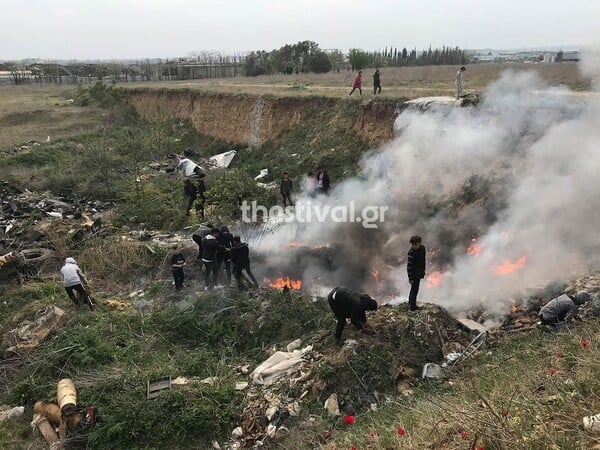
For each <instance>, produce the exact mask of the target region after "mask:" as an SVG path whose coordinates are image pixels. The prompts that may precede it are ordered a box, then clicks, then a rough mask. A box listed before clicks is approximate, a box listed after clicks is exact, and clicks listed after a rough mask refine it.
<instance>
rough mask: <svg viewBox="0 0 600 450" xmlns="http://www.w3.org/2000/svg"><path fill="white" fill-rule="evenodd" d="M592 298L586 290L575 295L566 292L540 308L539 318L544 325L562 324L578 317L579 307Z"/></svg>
mask: <svg viewBox="0 0 600 450" xmlns="http://www.w3.org/2000/svg"><path fill="white" fill-rule="evenodd" d="M589 299H590V294H588V293H587V292H586V291H579V292H578V293H577V294H575V295H574V296H573V297H570V296H568V295H566V294H563V295H561V296H560V297H556V298H554V299H552V300H550V301H549V302H548V303H547V304H546V305H544V307H543V308H542V309H541V310H540V314H539V319H540V322H541V324H542V325H550V326H555V325H560V324H565V323H568V322H570V321H571V320H573V319H578V316H577V312H578V310H579V307H580V306H581V305H583V304H584V303H585V302H587V301H588V300H589Z"/></svg>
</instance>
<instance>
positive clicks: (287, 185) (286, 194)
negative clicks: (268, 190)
mask: <svg viewBox="0 0 600 450" xmlns="http://www.w3.org/2000/svg"><path fill="white" fill-rule="evenodd" d="M279 190H280V192H281V196H282V197H283V207H284V208H285V207H286V206H287V204H288V202H289V203H290V206H294V202H293V201H292V180H290V177H289V175H288V173H287V172H283V178H282V179H281V186H280V188H279Z"/></svg>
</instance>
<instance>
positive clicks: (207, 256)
mask: <svg viewBox="0 0 600 450" xmlns="http://www.w3.org/2000/svg"><path fill="white" fill-rule="evenodd" d="M219 234H220V231H219V229H218V228H213V229H212V230H211V231H210V234H208V235H207V236H206V237H205V238H204V239H203V240H202V262H203V263H204V270H205V272H204V290H205V291H212V290H213V289H214V288H215V284H217V254H218V253H219V251H221V250H223V251H229V249H225V248H224V247H223V246H222V245H221V244H219V240H218V237H219ZM211 274H212V277H211Z"/></svg>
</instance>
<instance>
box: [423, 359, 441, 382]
mask: <svg viewBox="0 0 600 450" xmlns="http://www.w3.org/2000/svg"><path fill="white" fill-rule="evenodd" d="M441 376H442V367H441V366H440V365H439V364H435V363H427V364H425V365H424V366H423V374H422V375H421V378H423V379H430V380H432V379H436V378H440V377H441Z"/></svg>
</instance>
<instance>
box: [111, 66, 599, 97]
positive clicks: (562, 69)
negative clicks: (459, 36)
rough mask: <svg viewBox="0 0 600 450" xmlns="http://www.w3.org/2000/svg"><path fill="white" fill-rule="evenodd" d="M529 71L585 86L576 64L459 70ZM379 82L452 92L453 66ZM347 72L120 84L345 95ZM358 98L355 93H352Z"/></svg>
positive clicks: (486, 77) (489, 77)
mask: <svg viewBox="0 0 600 450" xmlns="http://www.w3.org/2000/svg"><path fill="white" fill-rule="evenodd" d="M508 69H510V70H515V71H520V70H533V71H536V72H537V73H539V75H540V76H541V77H542V78H543V79H544V80H546V81H547V82H548V83H549V84H551V85H557V84H561V83H563V84H566V85H567V86H569V87H570V88H571V89H573V90H577V91H586V90H589V87H590V82H589V80H587V79H585V78H584V77H583V76H582V75H581V73H580V71H579V66H578V65H577V64H570V63H564V64H520V63H505V64H477V65H470V66H468V69H467V72H466V74H465V75H464V86H465V92H466V93H468V92H480V91H482V90H483V89H484V88H485V87H486V86H487V85H488V84H489V83H490V82H491V81H493V80H495V79H497V78H498V77H499V76H500V74H501V72H503V71H504V70H508ZM380 71H381V81H382V86H383V91H382V96H383V97H384V98H417V97H424V96H436V95H452V94H453V93H454V74H455V72H456V67H455V66H424V67H394V68H383V69H381V70H380ZM373 72H374V70H373V69H367V70H365V71H364V78H363V79H364V89H363V96H364V95H365V94H366V95H367V96H372V95H373V93H372V79H371V77H372V74H373ZM354 75H355V74H354V73H352V72H346V71H343V72H340V73H327V74H298V75H274V76H267V75H264V76H258V77H237V78H221V79H206V80H192V81H189V80H188V81H177V82H162V83H160V82H159V83H129V84H127V85H123V86H125V87H140V86H143V87H160V88H173V89H181V88H189V89H197V90H201V91H206V92H228V93H240V94H242V93H243V94H255V95H264V94H274V95H282V96H315V95H316V96H326V97H340V96H345V95H347V93H348V92H349V91H350V87H351V86H352V80H353V79H354ZM354 95H356V97H357V98H358V95H357V93H356V94H354Z"/></svg>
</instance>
